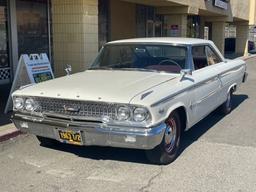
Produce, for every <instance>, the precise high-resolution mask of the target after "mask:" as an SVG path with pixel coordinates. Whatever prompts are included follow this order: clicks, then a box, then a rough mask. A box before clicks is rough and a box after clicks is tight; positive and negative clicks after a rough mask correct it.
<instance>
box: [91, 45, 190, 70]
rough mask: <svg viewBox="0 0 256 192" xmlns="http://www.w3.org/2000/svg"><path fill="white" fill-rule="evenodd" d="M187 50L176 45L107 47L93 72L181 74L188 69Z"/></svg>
mask: <svg viewBox="0 0 256 192" xmlns="http://www.w3.org/2000/svg"><path fill="white" fill-rule="evenodd" d="M186 58H187V48H186V47H184V46H174V45H156V44H149V45H146V44H127V45H123V44H122V45H114V44H113V45H106V46H105V47H104V48H103V49H102V50H101V52H100V54H99V56H98V57H97V59H96V60H95V62H94V63H93V65H92V66H91V68H90V69H91V70H96V69H105V70H108V69H111V70H136V71H155V72H163V71H164V72H168V73H179V72H180V71H181V70H182V69H185V68H186V63H187V61H186V60H187V59H186Z"/></svg>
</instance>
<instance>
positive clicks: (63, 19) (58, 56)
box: [52, 0, 98, 76]
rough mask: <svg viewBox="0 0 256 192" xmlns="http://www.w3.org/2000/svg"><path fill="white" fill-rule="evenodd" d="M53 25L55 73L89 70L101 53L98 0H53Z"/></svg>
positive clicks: (59, 74)
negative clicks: (99, 48)
mask: <svg viewBox="0 0 256 192" xmlns="http://www.w3.org/2000/svg"><path fill="white" fill-rule="evenodd" d="M52 27H53V55H54V69H55V74H56V75H57V76H61V75H64V74H65V72H64V68H65V66H66V65H67V64H70V65H72V67H73V71H74V72H79V71H82V70H84V69H86V68H87V67H88V65H89V64H90V63H91V62H92V60H93V59H94V57H95V56H96V54H97V52H98V0H65V1H63V0H52Z"/></svg>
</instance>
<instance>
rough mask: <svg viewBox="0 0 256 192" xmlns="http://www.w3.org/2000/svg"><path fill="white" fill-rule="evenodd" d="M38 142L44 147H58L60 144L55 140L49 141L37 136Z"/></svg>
mask: <svg viewBox="0 0 256 192" xmlns="http://www.w3.org/2000/svg"><path fill="white" fill-rule="evenodd" d="M36 137H37V139H38V141H39V142H40V144H41V145H43V146H51V145H56V144H57V143H58V142H57V141H56V140H54V139H49V138H46V137H41V136H36Z"/></svg>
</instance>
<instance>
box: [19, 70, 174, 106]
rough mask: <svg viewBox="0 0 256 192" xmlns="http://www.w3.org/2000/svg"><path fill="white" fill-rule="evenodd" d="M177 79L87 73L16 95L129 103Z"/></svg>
mask: <svg viewBox="0 0 256 192" xmlns="http://www.w3.org/2000/svg"><path fill="white" fill-rule="evenodd" d="M175 76H176V75H174V74H167V73H157V72H142V71H118V70H113V71H108V70H88V71H85V72H81V73H77V74H74V75H70V76H65V77H61V78H57V79H54V80H50V81H46V82H43V83H39V84H36V85H33V86H30V87H27V88H24V89H21V90H18V91H16V92H15V93H14V95H24V96H38V97H51V98H63V99H75V100H88V101H102V102H113V103H116V102H118V103H129V102H130V101H131V99H132V98H133V97H135V96H137V95H139V94H143V93H144V92H145V91H147V90H150V89H152V88H153V87H155V86H158V85H159V84H162V83H165V82H167V81H172V80H174V79H175Z"/></svg>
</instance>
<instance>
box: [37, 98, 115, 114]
mask: <svg viewBox="0 0 256 192" xmlns="http://www.w3.org/2000/svg"><path fill="white" fill-rule="evenodd" d="M33 99H35V101H36V102H38V104H39V106H40V107H39V108H38V109H37V112H43V113H47V114H53V115H61V116H67V117H79V118H85V119H95V118H96V119H101V118H102V117H103V116H108V117H110V118H112V119H114V118H115V113H116V111H115V105H114V104H108V103H98V102H89V101H75V100H66V99H55V98H43V97H40V98H39V97H38V98H33ZM65 107H68V108H73V109H78V110H77V111H75V110H74V111H69V110H65Z"/></svg>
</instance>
